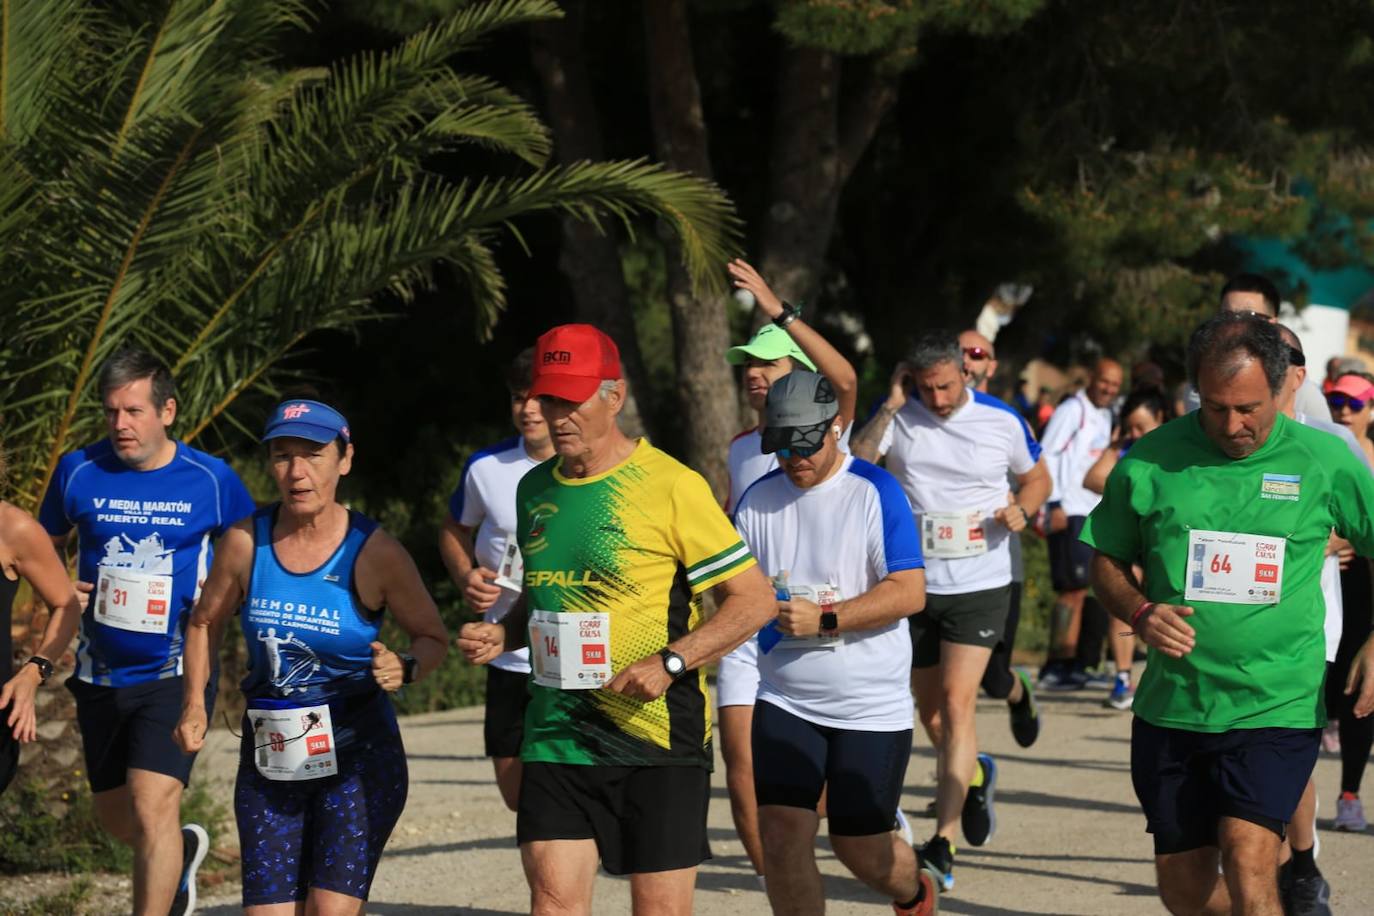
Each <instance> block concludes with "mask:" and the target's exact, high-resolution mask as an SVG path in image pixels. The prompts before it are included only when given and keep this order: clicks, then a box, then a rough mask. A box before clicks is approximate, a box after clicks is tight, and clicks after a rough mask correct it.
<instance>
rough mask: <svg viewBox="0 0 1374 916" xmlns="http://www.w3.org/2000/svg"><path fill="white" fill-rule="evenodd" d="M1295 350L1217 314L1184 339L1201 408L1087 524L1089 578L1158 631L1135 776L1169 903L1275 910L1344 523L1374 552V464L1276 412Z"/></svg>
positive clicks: (1145, 444) (1132, 620)
mask: <svg viewBox="0 0 1374 916" xmlns="http://www.w3.org/2000/svg"><path fill="white" fill-rule="evenodd" d="M1289 361H1290V351H1289V348H1288V347H1287V346H1285V345H1284V343H1283V341H1282V339H1281V338H1280V336H1279V332H1278V329H1277V328H1275V327H1274V325H1273V324H1270V323H1267V322H1265V321H1262V320H1257V319H1255V318H1251V317H1246V316H1238V315H1229V314H1228V315H1219V316H1217V317H1215V318H1212V319H1210V320H1209V321H1207V322H1205V323H1204V324H1203V325H1202V326H1201V327H1200V328H1198V329H1197V330H1196V331H1195V332H1194V333H1193V335H1192V338H1191V339H1190V341H1189V344H1188V374H1189V378H1190V379H1191V380H1192V381H1193V383H1194V385H1195V386H1196V387H1197V388H1198V390H1199V391H1200V392H1201V395H1202V402H1203V407H1202V409H1201V410H1200V411H1198V412H1196V413H1193V414H1189V415H1187V416H1185V417H1182V418H1180V419H1178V420H1174V421H1173V422H1171V423H1167V424H1165V425H1164V426H1162V427H1160V428H1159V429H1157V430H1155V431H1154V432H1153V433H1151V434H1150V435H1148V436H1146V437H1145V438H1144V439H1142V440H1141V441H1140V442H1137V443H1136V444H1135V446H1134V447H1133V448H1132V449H1131V451H1130V452H1129V453H1128V454H1127V455H1126V457H1125V458H1124V459H1123V460H1122V462H1121V464H1120V465H1119V466H1118V468H1117V470H1116V471H1115V473H1113V474H1112V476H1111V478H1110V479H1109V480H1108V481H1107V487H1106V492H1105V494H1104V495H1103V498H1102V502H1101V504H1100V505H1099V506H1098V507H1097V509H1095V510H1094V511H1093V513H1092V515H1091V516H1090V517H1089V520H1088V524H1087V526H1086V527H1085V528H1084V531H1083V539H1084V540H1085V541H1086V542H1087V543H1089V544H1091V545H1092V546H1093V547H1094V548H1095V550H1096V554H1095V556H1094V559H1093V565H1092V581H1093V585H1094V588H1096V589H1097V591H1098V594H1100V595H1101V596H1102V600H1103V602H1104V603H1105V604H1106V606H1107V608H1108V610H1109V611H1110V612H1111V613H1112V614H1113V615H1114V616H1115V617H1117V618H1118V619H1120V620H1123V621H1125V622H1126V623H1127V624H1128V625H1130V626H1131V627H1132V629H1134V630H1135V631H1136V632H1137V633H1138V634H1139V635H1140V636H1141V638H1142V639H1143V640H1144V641H1145V642H1146V644H1147V645H1148V646H1149V656H1150V657H1149V664H1148V665H1147V666H1146V669H1145V674H1144V676H1143V677H1142V679H1141V682H1140V685H1139V687H1138V688H1137V691H1136V701H1135V706H1134V711H1135V722H1134V725H1133V733H1132V742H1131V773H1132V780H1133V782H1134V784H1135V789H1136V794H1137V797H1138V798H1139V799H1140V803H1141V806H1142V808H1143V809H1144V811H1145V815H1146V819H1147V829H1148V830H1149V831H1150V832H1151V833H1153V834H1154V845H1155V865H1156V871H1157V874H1158V880H1159V891H1160V896H1161V898H1162V900H1163V902H1164V904H1165V906H1167V907H1168V908H1169V909H1170V910H1171V911H1172V912H1202V911H1206V912H1225V911H1227V910H1234V911H1235V912H1238V913H1256V914H1278V913H1280V912H1281V907H1280V901H1279V891H1278V882H1277V880H1276V872H1275V869H1274V862H1275V861H1276V857H1277V856H1278V852H1279V841H1280V838H1281V837H1282V835H1283V832H1284V825H1285V824H1286V823H1287V822H1288V821H1289V820H1290V819H1291V818H1292V816H1293V812H1294V809H1295V808H1296V807H1297V805H1298V802H1299V799H1300V797H1301V795H1302V793H1303V789H1304V786H1305V785H1306V783H1307V780H1308V776H1309V775H1310V773H1311V772H1312V766H1313V764H1314V763H1315V762H1316V757H1317V747H1318V741H1319V736H1320V728H1321V725H1322V724H1323V723H1324V722H1325V718H1324V713H1323V710H1322V708H1321V704H1320V703H1318V704H1314V703H1313V702H1312V698H1313V697H1319V696H1320V688H1321V682H1322V678H1323V674H1324V671H1323V668H1324V665H1323V661H1322V656H1323V653H1324V638H1323V633H1322V630H1323V619H1322V618H1323V616H1324V602H1323V601H1322V599H1321V597H1320V571H1321V566H1322V563H1323V559H1324V556H1325V553H1326V548H1327V544H1328V541H1329V536H1330V533H1331V529H1332V528H1333V527H1334V528H1336V529H1337V530H1339V531H1341V532H1342V533H1344V534H1345V535H1347V536H1348V537H1350V539H1351V540H1352V541H1353V542H1354V543H1355V546H1356V549H1357V551H1359V552H1361V553H1367V552H1368V551H1369V549H1370V548H1374V515H1371V513H1374V478H1372V477H1371V475H1370V474H1369V472H1368V471H1367V470H1366V469H1365V468H1364V467H1363V466H1362V465H1361V464H1360V463H1359V462H1358V461H1357V460H1356V459H1355V458H1354V457H1353V456H1352V455H1351V454H1350V452H1349V451H1348V450H1347V449H1346V448H1345V446H1343V445H1342V444H1341V443H1339V442H1338V441H1337V440H1336V439H1335V438H1333V437H1332V436H1330V435H1327V434H1324V433H1321V432H1318V431H1317V430H1313V429H1308V428H1306V427H1303V426H1301V425H1299V424H1297V423H1295V422H1293V421H1292V420H1289V419H1288V418H1287V417H1285V416H1282V415H1281V414H1279V411H1278V407H1279V396H1280V394H1281V393H1282V390H1283V385H1284V381H1285V377H1286V374H1287V369H1288V365H1289ZM1133 562H1141V563H1142V565H1143V566H1144V569H1145V576H1144V584H1143V586H1142V584H1141V583H1140V582H1139V580H1137V579H1136V578H1135V577H1134V576H1133V575H1132V572H1131V564H1132V563H1133ZM1357 670H1359V669H1358V668H1357ZM1354 677H1355V675H1354V674H1352V679H1354ZM1366 686H1367V688H1371V689H1374V684H1369V685H1366ZM1366 692H1371V690H1367V691H1366ZM1370 705H1371V704H1370V701H1369V698H1368V697H1364V696H1362V697H1361V700H1360V704H1358V706H1359V711H1361V712H1364V713H1365V714H1367V713H1368V711H1369V706H1370ZM1314 707H1315V708H1314ZM1219 864H1220V865H1221V867H1222V871H1223V873H1224V876H1219V874H1218V865H1219Z"/></svg>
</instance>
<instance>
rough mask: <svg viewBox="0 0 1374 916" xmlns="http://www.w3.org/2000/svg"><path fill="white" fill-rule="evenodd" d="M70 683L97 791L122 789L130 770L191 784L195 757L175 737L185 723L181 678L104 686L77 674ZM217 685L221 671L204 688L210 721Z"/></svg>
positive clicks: (212, 674) (89, 771)
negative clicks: (183, 750) (183, 751)
mask: <svg viewBox="0 0 1374 916" xmlns="http://www.w3.org/2000/svg"><path fill="white" fill-rule="evenodd" d="M66 683H67V689H68V690H70V691H71V692H72V696H73V697H75V698H76V722H77V725H78V726H80V728H81V746H82V748H83V749H84V751H85V756H86V779H87V781H88V782H90V785H91V791H92V792H108V791H110V790H111V789H118V788H119V787H120V786H122V785H124V783H125V782H127V781H128V778H129V771H130V770H150V771H152V772H154V773H162V774H163V775H165V776H171V777H173V778H174V779H179V780H181V784H182V785H183V786H185V785H188V784H189V782H190V779H191V765H192V764H193V763H195V762H196V755H195V754H183V753H182V752H181V748H179V747H177V743H176V742H175V741H173V740H172V732H173V731H175V730H176V727H177V723H178V722H180V721H181V699H182V696H181V695H182V690H183V684H182V678H180V677H169V678H164V679H163V680H160V681H146V682H144V683H142V684H132V685H130V686H128V687H101V686H97V685H95V684H88V683H86V682H85V681H83V680H80V679H78V678H76V677H74V676H73V677H70V678H68V679H67V682H66ZM218 683H219V670H218V669H216V670H213V671H211V672H210V683H209V684H208V685H207V686H206V688H205V718H206V721H207V722H208V721H210V719H211V717H213V716H214V714H215V694H216V692H217V691H216V689H215V685H217V684H218Z"/></svg>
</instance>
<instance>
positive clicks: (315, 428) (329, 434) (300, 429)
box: [262, 420, 339, 445]
mask: <svg viewBox="0 0 1374 916" xmlns="http://www.w3.org/2000/svg"><path fill="white" fill-rule="evenodd" d="M287 438H290V439H305V440H306V441H308V442H318V443H319V444H321V445H324V444H325V443H326V442H333V441H334V440H335V439H337V438H339V431H338V430H337V429H333V428H331V427H328V426H320V425H319V424H316V423H303V422H301V421H300V420H287V421H286V422H285V423H278V424H276V425H275V426H269V427H268V428H267V431H266V432H265V433H263V434H262V441H263V442H266V441H268V440H269V439H287Z"/></svg>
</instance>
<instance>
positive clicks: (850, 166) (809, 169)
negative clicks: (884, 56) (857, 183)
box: [755, 47, 897, 321]
mask: <svg viewBox="0 0 1374 916" xmlns="http://www.w3.org/2000/svg"><path fill="white" fill-rule="evenodd" d="M866 67H867V69H866V70H865V72H864V73H863V75H862V76H863V78H862V79H861V80H860V81H859V82H858V85H857V87H856V88H855V89H854V90H853V91H852V92H850V93H848V94H847V95H846V97H845V98H844V99H843V100H842V99H841V82H840V58H839V57H837V56H836V55H834V54H831V53H829V52H826V51H820V50H817V49H815V48H805V47H789V48H788V49H786V50H785V51H784V52H783V55H782V64H781V66H780V67H779V68H778V81H779V86H778V105H777V109H776V117H775V120H774V123H773V136H772V157H771V163H770V164H771V169H770V180H771V187H770V195H769V200H770V205H769V207H768V212H767V214H766V215H765V218H764V224H763V256H762V258H761V259H760V270H761V272H762V273H763V275H764V277H765V278H766V279H767V280H768V282H769V283H770V284H771V285H772V286H773V287H774V289H776V290H778V292H779V294H780V295H783V296H785V297H790V298H791V299H792V300H793V302H794V303H795V302H796V301H797V300H802V299H810V298H811V297H814V296H816V295H817V293H818V292H819V284H820V280H821V272H822V269H823V267H824V265H825V256H826V252H827V250H828V249H829V247H830V239H831V236H832V235H833V233H834V228H835V214H836V211H837V209H838V206H839V201H840V194H841V192H842V191H843V190H844V185H845V182H846V181H847V180H848V179H849V176H850V175H851V174H852V173H853V171H854V167H855V165H857V164H858V161H859V159H860V158H862V156H863V154H864V151H865V150H866V149H867V148H868V144H869V143H870V142H871V141H872V139H873V135H874V133H875V132H876V131H877V128H878V124H879V123H880V122H881V121H882V119H883V116H884V115H886V114H887V112H888V110H889V109H890V108H891V107H892V104H893V102H895V101H896V97H897V92H896V86H895V84H894V83H893V81H892V79H891V78H889V77H886V76H884V75H882V74H881V73H880V72H879V71H878V69H877V66H876V64H874V63H873V62H869V63H868V64H867V65H866ZM755 319H756V321H761V320H762V319H761V316H759V315H756V316H755Z"/></svg>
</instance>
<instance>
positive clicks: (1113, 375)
mask: <svg viewBox="0 0 1374 916" xmlns="http://www.w3.org/2000/svg"><path fill="white" fill-rule="evenodd" d="M1120 390H1121V366H1120V364H1118V363H1117V362H1116V360H1113V359H1105V358H1103V359H1099V360H1098V361H1097V363H1096V364H1095V365H1094V366H1093V371H1092V375H1091V376H1090V377H1089V379H1088V384H1087V387H1085V388H1084V389H1083V390H1082V391H1080V392H1078V393H1077V394H1075V395H1074V396H1073V397H1071V398H1069V399H1068V400H1066V401H1065V402H1064V403H1062V404H1060V405H1059V407H1058V408H1057V409H1056V410H1055V412H1054V416H1052V417H1051V418H1050V422H1049V424H1048V425H1047V426H1046V427H1045V435H1044V437H1043V442H1042V446H1043V448H1044V450H1045V461H1046V463H1047V465H1048V466H1049V469H1050V477H1051V478H1053V480H1054V491H1053V493H1052V494H1051V495H1050V501H1049V504H1048V506H1047V508H1048V509H1049V517H1048V521H1047V523H1046V527H1047V529H1048V531H1049V537H1048V538H1047V542H1048V545H1049V553H1050V578H1051V580H1052V581H1053V585H1054V591H1055V605H1054V611H1053V615H1052V616H1051V618H1050V654H1049V661H1047V662H1046V663H1045V667H1044V670H1042V671H1041V672H1040V686H1041V687H1043V688H1045V689H1047V690H1077V689H1079V688H1081V687H1083V686H1084V685H1086V684H1087V683H1088V682H1089V680H1090V675H1089V674H1088V673H1087V671H1088V669H1089V668H1096V667H1097V666H1098V664H1099V663H1100V661H1101V658H1102V638H1103V637H1104V636H1106V635H1107V633H1108V632H1109V627H1108V626H1107V619H1106V613H1105V612H1104V611H1103V610H1102V606H1101V605H1100V604H1098V603H1097V599H1095V598H1093V597H1092V596H1091V595H1089V594H1088V562H1089V560H1091V558H1092V552H1091V551H1089V550H1088V549H1087V548H1086V547H1085V546H1083V545H1082V544H1081V543H1080V542H1079V540H1078V534H1079V532H1080V531H1082V530H1083V520H1084V519H1085V518H1086V517H1087V515H1088V513H1089V512H1091V511H1092V509H1093V507H1094V506H1096V505H1097V500H1098V496H1097V494H1096V493H1094V492H1093V491H1091V490H1089V489H1087V488H1086V487H1085V486H1083V478H1084V477H1085V476H1086V475H1087V473H1088V470H1089V469H1090V468H1091V467H1092V466H1093V463H1094V462H1095V461H1097V459H1098V458H1099V457H1100V456H1101V455H1102V453H1103V452H1104V451H1105V450H1106V449H1107V447H1108V446H1109V445H1110V444H1111V441H1112V425H1113V423H1112V409H1111V405H1112V402H1113V401H1115V400H1116V395H1117V392H1118V391H1120Z"/></svg>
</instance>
